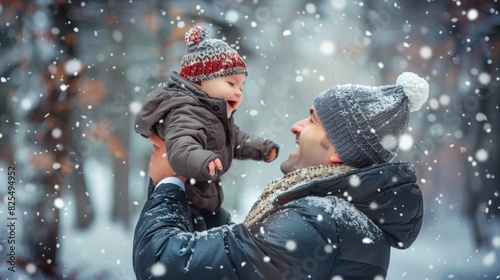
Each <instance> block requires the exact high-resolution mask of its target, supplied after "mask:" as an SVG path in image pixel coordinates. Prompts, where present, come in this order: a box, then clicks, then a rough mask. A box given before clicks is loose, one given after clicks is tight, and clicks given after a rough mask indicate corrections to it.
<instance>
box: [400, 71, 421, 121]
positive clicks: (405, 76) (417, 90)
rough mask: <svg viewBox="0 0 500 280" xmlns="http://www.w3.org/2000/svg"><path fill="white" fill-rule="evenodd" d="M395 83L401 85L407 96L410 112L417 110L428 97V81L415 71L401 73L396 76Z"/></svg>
mask: <svg viewBox="0 0 500 280" xmlns="http://www.w3.org/2000/svg"><path fill="white" fill-rule="evenodd" d="M396 85H399V86H401V87H403V91H404V93H405V94H406V96H408V101H409V110H410V112H415V111H418V110H419V109H420V107H422V105H423V104H424V103H425V101H427V98H428V97H429V83H427V81H426V80H425V79H424V78H421V77H419V76H418V75H417V74H415V73H412V72H404V73H402V74H401V75H399V76H398V78H397V80H396Z"/></svg>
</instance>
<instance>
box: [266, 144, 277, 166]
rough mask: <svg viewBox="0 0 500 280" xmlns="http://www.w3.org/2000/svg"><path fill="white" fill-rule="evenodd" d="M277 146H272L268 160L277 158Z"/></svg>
mask: <svg viewBox="0 0 500 280" xmlns="http://www.w3.org/2000/svg"><path fill="white" fill-rule="evenodd" d="M276 152H277V151H276V148H274V147H273V148H272V149H271V151H270V152H269V155H267V158H266V162H271V161H273V160H274V159H275V158H276Z"/></svg>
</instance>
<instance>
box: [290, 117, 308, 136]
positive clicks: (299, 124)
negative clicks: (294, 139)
mask: <svg viewBox="0 0 500 280" xmlns="http://www.w3.org/2000/svg"><path fill="white" fill-rule="evenodd" d="M306 121H307V119H303V120H300V121H298V122H296V123H295V124H294V125H292V129H291V131H292V133H293V134H296V135H298V134H300V132H302V129H304V124H305V122H306Z"/></svg>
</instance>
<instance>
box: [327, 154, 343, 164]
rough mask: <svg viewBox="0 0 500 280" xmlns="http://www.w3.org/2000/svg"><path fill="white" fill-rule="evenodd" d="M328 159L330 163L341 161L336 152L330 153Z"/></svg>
mask: <svg viewBox="0 0 500 280" xmlns="http://www.w3.org/2000/svg"><path fill="white" fill-rule="evenodd" d="M329 160H330V163H342V159H341V158H340V157H339V154H337V152H334V153H333V154H331V155H330V158H329Z"/></svg>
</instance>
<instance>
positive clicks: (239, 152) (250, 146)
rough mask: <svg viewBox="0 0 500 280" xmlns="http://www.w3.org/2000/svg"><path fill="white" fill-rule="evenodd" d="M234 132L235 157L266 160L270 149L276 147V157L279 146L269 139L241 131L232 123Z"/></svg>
mask: <svg viewBox="0 0 500 280" xmlns="http://www.w3.org/2000/svg"><path fill="white" fill-rule="evenodd" d="M233 129H234V132H235V134H236V143H235V146H234V157H235V158H237V159H253V160H263V161H266V160H267V156H268V155H269V153H270V152H271V149H273V148H275V149H276V157H278V151H279V146H278V144H276V143H274V142H273V141H271V140H269V139H264V138H262V137H259V136H254V135H250V134H248V133H246V132H244V131H242V130H241V129H240V128H239V127H238V126H237V125H233Z"/></svg>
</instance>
